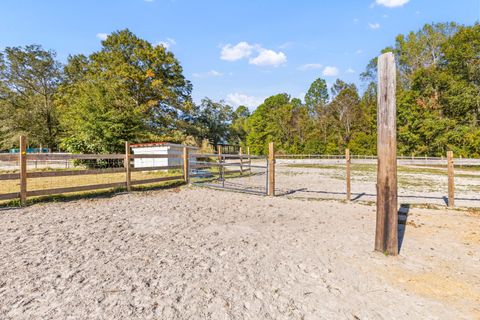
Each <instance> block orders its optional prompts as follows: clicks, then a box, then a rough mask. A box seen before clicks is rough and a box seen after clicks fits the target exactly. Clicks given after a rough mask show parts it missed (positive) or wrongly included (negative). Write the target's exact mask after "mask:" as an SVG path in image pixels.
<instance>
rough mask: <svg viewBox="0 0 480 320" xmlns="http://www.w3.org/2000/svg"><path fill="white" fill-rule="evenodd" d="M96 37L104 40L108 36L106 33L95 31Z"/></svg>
mask: <svg viewBox="0 0 480 320" xmlns="http://www.w3.org/2000/svg"><path fill="white" fill-rule="evenodd" d="M97 38H98V39H100V40H102V41H104V40H107V38H108V33H97Z"/></svg>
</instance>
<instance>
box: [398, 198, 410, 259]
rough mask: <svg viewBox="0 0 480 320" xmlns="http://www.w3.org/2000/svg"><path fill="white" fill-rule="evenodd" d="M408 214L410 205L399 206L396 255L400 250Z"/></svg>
mask: <svg viewBox="0 0 480 320" xmlns="http://www.w3.org/2000/svg"><path fill="white" fill-rule="evenodd" d="M409 212H410V204H408V203H402V204H400V209H398V253H399V254H400V251H401V249H402V245H403V238H404V237H405V229H406V228H407V219H408V213H409Z"/></svg>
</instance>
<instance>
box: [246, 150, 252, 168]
mask: <svg viewBox="0 0 480 320" xmlns="http://www.w3.org/2000/svg"><path fill="white" fill-rule="evenodd" d="M247 155H248V173H249V174H250V173H252V158H251V157H250V147H247Z"/></svg>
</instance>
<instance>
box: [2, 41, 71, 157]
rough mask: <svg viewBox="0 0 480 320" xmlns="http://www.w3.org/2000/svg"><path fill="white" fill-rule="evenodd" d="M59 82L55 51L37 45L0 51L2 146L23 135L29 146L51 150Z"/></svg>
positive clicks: (55, 134)
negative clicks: (26, 138)
mask: <svg viewBox="0 0 480 320" xmlns="http://www.w3.org/2000/svg"><path fill="white" fill-rule="evenodd" d="M61 81H62V71H61V65H60V63H59V62H57V61H56V60H55V52H53V51H46V50H43V49H42V47H41V46H38V45H29V46H26V47H8V48H6V49H5V52H4V54H0V97H1V101H0V124H1V129H0V136H2V141H3V142H2V144H3V147H4V148H5V147H10V146H13V145H16V144H17V141H18V135H20V134H25V135H27V136H28V137H29V142H30V144H32V145H37V146H39V145H43V146H44V147H49V148H53V149H55V148H56V147H57V144H58V135H59V125H58V113H57V109H56V106H55V98H54V97H55V94H56V92H57V89H58V86H59V84H60V83H61Z"/></svg>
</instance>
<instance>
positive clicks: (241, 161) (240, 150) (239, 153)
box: [238, 147, 243, 176]
mask: <svg viewBox="0 0 480 320" xmlns="http://www.w3.org/2000/svg"><path fill="white" fill-rule="evenodd" d="M242 151H243V150H242V147H240V149H239V150H238V157H239V158H240V175H241V176H243V156H242Z"/></svg>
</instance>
